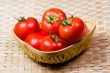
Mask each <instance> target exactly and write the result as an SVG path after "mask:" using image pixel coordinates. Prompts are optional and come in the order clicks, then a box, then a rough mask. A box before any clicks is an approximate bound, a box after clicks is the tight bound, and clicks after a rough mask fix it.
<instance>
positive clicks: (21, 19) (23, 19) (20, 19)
mask: <svg viewBox="0 0 110 73" xmlns="http://www.w3.org/2000/svg"><path fill="white" fill-rule="evenodd" d="M15 19H17V20H18V21H19V22H20V21H25V20H26V19H25V17H24V16H20V18H15Z"/></svg>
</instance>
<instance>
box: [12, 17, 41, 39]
mask: <svg viewBox="0 0 110 73" xmlns="http://www.w3.org/2000/svg"><path fill="white" fill-rule="evenodd" d="M18 21H19V22H18V23H17V24H16V25H15V28H14V32H15V34H16V35H17V36H18V37H19V38H20V39H22V40H24V39H25V37H26V36H27V35H28V34H30V33H33V32H36V31H38V30H39V25H38V21H37V20H36V19H35V18H33V17H29V18H27V19H25V18H24V17H21V19H18Z"/></svg>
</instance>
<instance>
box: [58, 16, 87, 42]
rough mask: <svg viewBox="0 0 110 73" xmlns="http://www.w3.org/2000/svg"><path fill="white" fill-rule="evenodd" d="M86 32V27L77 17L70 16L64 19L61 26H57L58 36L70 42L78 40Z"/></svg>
mask: <svg viewBox="0 0 110 73" xmlns="http://www.w3.org/2000/svg"><path fill="white" fill-rule="evenodd" d="M86 33H87V27H86V25H85V24H84V22H83V21H82V20H81V19H80V18H78V17H71V18H69V19H67V20H65V21H64V22H63V23H62V26H60V27H59V34H60V36H61V37H62V38H63V39H64V40H66V41H68V42H70V43H76V42H78V41H79V40H81V39H82V38H83V36H85V34H86Z"/></svg>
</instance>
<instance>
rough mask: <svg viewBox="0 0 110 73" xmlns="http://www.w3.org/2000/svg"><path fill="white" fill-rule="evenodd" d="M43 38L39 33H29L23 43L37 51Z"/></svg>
mask: <svg viewBox="0 0 110 73" xmlns="http://www.w3.org/2000/svg"><path fill="white" fill-rule="evenodd" d="M43 37H44V35H43V34H42V33H41V32H37V33H31V34H29V35H28V36H27V37H26V39H25V42H26V43H27V44H29V45H31V46H32V47H34V48H36V49H38V50H39V49H40V45H41V42H42V38H43Z"/></svg>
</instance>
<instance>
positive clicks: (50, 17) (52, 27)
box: [41, 8, 66, 34]
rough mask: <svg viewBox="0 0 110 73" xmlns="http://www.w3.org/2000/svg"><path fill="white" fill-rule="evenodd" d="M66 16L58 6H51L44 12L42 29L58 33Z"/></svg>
mask: <svg viewBox="0 0 110 73" xmlns="http://www.w3.org/2000/svg"><path fill="white" fill-rule="evenodd" d="M65 18H66V14H65V13H64V12H63V11H62V10H61V9H58V8H51V9H49V10H46V11H45V12H44V15H43V17H42V27H41V29H42V30H43V31H44V32H46V33H48V34H49V33H50V32H52V33H54V34H58V33H59V32H58V28H59V26H60V24H59V22H61V21H63V20H64V19H65Z"/></svg>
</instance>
